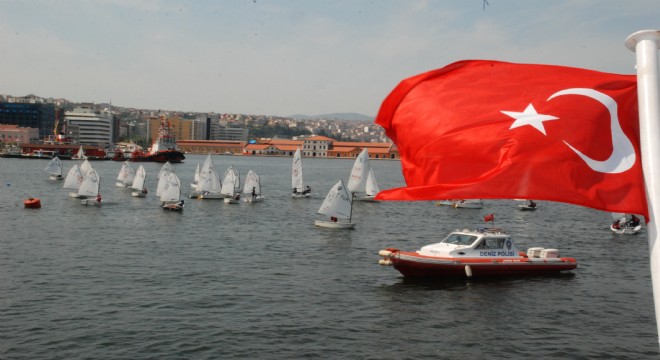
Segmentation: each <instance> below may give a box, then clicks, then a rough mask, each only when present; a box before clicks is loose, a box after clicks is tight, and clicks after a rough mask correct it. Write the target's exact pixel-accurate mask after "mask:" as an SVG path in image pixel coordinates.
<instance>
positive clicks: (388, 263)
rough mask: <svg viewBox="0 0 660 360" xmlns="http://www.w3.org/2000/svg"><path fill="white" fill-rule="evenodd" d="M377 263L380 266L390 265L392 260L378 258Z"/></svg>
mask: <svg viewBox="0 0 660 360" xmlns="http://www.w3.org/2000/svg"><path fill="white" fill-rule="evenodd" d="M378 265H381V266H392V260H389V259H380V260H378Z"/></svg>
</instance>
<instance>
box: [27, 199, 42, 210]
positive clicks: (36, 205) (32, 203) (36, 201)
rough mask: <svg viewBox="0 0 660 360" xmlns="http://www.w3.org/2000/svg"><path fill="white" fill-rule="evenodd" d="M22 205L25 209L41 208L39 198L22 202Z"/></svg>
mask: <svg viewBox="0 0 660 360" xmlns="http://www.w3.org/2000/svg"><path fill="white" fill-rule="evenodd" d="M23 205H25V208H26V209H39V208H40V207H41V200H39V198H29V199H26V200H23Z"/></svg>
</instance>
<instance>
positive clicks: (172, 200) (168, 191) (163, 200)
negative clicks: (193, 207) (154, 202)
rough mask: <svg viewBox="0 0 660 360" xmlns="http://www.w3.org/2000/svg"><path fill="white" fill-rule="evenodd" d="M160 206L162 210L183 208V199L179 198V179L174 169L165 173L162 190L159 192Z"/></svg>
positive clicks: (179, 209) (180, 209)
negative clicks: (165, 177)
mask: <svg viewBox="0 0 660 360" xmlns="http://www.w3.org/2000/svg"><path fill="white" fill-rule="evenodd" d="M160 206H161V207H162V208H163V210H170V211H182V210H183V207H184V201H183V200H182V199H181V181H180V180H179V177H178V176H176V174H175V173H174V171H172V172H170V173H168V174H167V179H165V186H164V188H163V192H162V193H161V194H160Z"/></svg>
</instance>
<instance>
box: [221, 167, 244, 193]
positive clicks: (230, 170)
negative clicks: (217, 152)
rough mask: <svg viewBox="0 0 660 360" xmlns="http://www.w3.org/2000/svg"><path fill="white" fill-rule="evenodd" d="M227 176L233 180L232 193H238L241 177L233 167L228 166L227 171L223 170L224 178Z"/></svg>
mask: <svg viewBox="0 0 660 360" xmlns="http://www.w3.org/2000/svg"><path fill="white" fill-rule="evenodd" d="M229 174H231V176H232V177H233V178H234V192H239V191H240V190H241V175H240V174H239V173H238V171H237V170H236V169H235V168H234V165H229V167H228V168H227V170H225V177H227V175H229Z"/></svg>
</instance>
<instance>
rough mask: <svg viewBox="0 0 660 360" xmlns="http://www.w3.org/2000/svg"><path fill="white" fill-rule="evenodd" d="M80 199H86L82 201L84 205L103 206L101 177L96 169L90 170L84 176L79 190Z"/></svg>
mask: <svg viewBox="0 0 660 360" xmlns="http://www.w3.org/2000/svg"><path fill="white" fill-rule="evenodd" d="M78 197H84V198H85V199H82V200H80V203H81V204H82V205H98V206H101V203H102V201H103V200H102V199H101V177H100V176H99V174H98V173H97V172H96V170H95V169H93V168H90V169H89V170H87V172H86V173H85V175H84V176H83V182H82V184H80V189H78Z"/></svg>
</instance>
